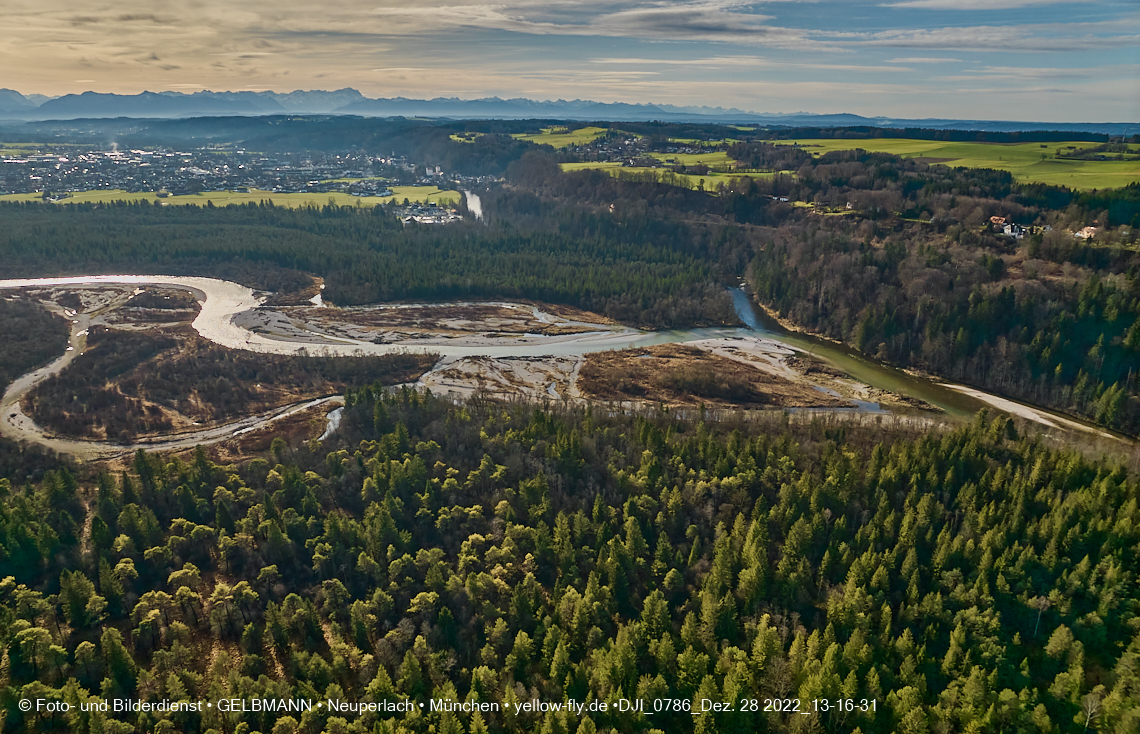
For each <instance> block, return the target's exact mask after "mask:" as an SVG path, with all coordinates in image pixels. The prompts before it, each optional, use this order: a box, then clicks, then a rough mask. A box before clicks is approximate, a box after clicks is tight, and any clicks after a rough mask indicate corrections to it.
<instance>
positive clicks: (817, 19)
mask: <svg viewBox="0 0 1140 734" xmlns="http://www.w3.org/2000/svg"><path fill="white" fill-rule="evenodd" d="M3 16H4V26H5V32H4V33H3V34H2V36H0V87H7V88H10V89H16V90H17V91H20V92H22V93H25V94H28V93H37V94H46V95H52V96H55V95H62V94H69V93H78V92H83V91H88V90H93V91H99V92H116V93H120V94H137V93H139V92H141V91H144V90H147V91H152V92H162V91H181V92H193V91H199V90H203V89H210V90H214V91H223V90H228V91H242V90H274V91H279V92H288V91H293V90H296V89H339V88H342V87H355V88H356V89H359V90H360V91H361V92H362V93H364V94H365V95H366V96H369V97H395V96H405V97H412V98H432V97H460V98H464V99H475V98H481V97H490V96H499V97H527V98H531V99H592V100H597V101H602V102H642V103H666V104H674V105H682V106H684V105H708V106H719V107H727V108H732V107H735V108H739V109H743V110H747V111H754V112H762V113H781V112H783V113H788V112H813V113H840V112H850V113H855V114H861V115H867V116H889V117H899V118H919V119H921V118H955V119H988V120H1025V121H1041V122H1140V0H1092V1H1089V2H1064V1H1059V0H883V1H882V2H865V1H864V0H849V1H847V2H833V1H831V0H818V1H812V0H783V1H781V2H741V1H739V0H682V1H678V2H645V1H642V0H628V1H627V0H609V1H607V2H596V1H595V0H500V1H499V2H494V3H488V2H482V1H480V0H470V1H467V0H432V2H430V3H417V2H409V0H352V1H350V2H345V1H343V0H331V1H330V0H325V2H314V0H273V1H272V2H266V1H265V0H110V1H108V2H91V1H90V0H4V12H3Z"/></svg>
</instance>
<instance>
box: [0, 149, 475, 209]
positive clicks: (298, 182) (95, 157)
mask: <svg viewBox="0 0 1140 734" xmlns="http://www.w3.org/2000/svg"><path fill="white" fill-rule="evenodd" d="M481 180H482V178H474V179H472V178H471V177H466V176H455V175H449V174H447V173H445V172H444V171H442V170H441V169H440V168H439V167H438V166H433V167H430V168H428V167H425V166H416V165H415V164H413V163H409V162H408V161H407V160H406V159H405V158H403V157H399V156H389V157H378V156H370V155H364V154H348V155H332V154H329V155H323V156H321V155H309V154H289V153H281V154H264V153H254V152H250V151H246V150H241V149H234V150H214V149H200V150H193V151H177V150H163V149H157V150H86V151H83V150H78V149H75V148H60V149H58V150H57V151H53V152H51V153H48V154H40V155H26V156H19V157H16V156H13V157H4V158H0V193H3V194H28V193H42V194H44V197H45V198H61V197H65V196H66V195H67V194H69V193H74V192H79V191H92V190H106V189H122V190H124V191H128V192H132V193H141V192H155V193H158V194H159V195H160V196H166V195H169V196H179V195H184V194H196V193H201V192H204V191H247V190H250V189H257V190H261V191H268V192H272V193H285V194H288V193H331V192H334V191H339V192H343V193H347V194H350V195H353V196H391V195H392V190H391V187H392V186H397V185H415V184H421V183H422V184H430V185H436V186H440V187H441V188H443V187H447V186H450V185H452V184H455V185H466V186H468V187H469V186H471V185H473V184H474V183H478V182H480V181H481Z"/></svg>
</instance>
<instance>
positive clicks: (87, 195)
mask: <svg viewBox="0 0 1140 734" xmlns="http://www.w3.org/2000/svg"><path fill="white" fill-rule="evenodd" d="M392 192H393V196H351V195H349V194H345V193H341V192H339V191H337V192H331V193H324V194H321V193H300V194H281V193H276V192H273V191H262V190H259V189H250V191H249V192H248V193H246V192H241V191H204V192H202V193H200V194H187V195H184V196H168V197H165V198H161V199H160V198H159V197H158V196H157V195H156V194H154V193H152V192H141V193H131V192H127V191H123V190H121V189H110V190H100V191H81V192H76V193H72V194H71V195H70V196H68V197H67V198H66V199H62V200H60V202H58V203H64V204H82V203H98V202H110V201H132V202H133V201H146V202H153V201H161V202H162V203H163V204H164V205H176V206H206V204H207V202H213V204H214V206H228V205H230V204H247V203H251V202H252V203H255V204H256V203H258V202H261V201H272V202H273V203H274V204H276V205H278V206H286V207H290V208H300V207H306V206H324V205H326V204H328V203H330V202H331V203H333V204H336V205H337V206H376V205H377V204H387V203H388V202H390V201H392V200H393V199H395V200H396V201H398V202H403V200H404V199H408V200H409V201H418V202H429V201H434V202H436V203H440V202H443V201H451V202H458V201H459V200H460V198H461V196H460V194H459V192H458V191H445V190H442V189H440V188H439V187H437V186H393V187H392ZM40 199H41V195H40V194H5V195H2V196H0V201H39V200H40Z"/></svg>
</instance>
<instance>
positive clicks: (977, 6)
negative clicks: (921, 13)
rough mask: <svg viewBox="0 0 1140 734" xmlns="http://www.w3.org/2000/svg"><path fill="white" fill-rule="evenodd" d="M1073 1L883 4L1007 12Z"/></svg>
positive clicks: (916, 0)
mask: <svg viewBox="0 0 1140 734" xmlns="http://www.w3.org/2000/svg"><path fill="white" fill-rule="evenodd" d="M1072 1H1073V0H903V1H902V2H896V3H883V4H882V5H881V7H884V8H922V9H924V10H969V11H971V12H975V13H976V12H978V11H979V10H1007V9H1009V8H1025V7H1029V6H1031V5H1057V4H1059V3H1068V2H1072Z"/></svg>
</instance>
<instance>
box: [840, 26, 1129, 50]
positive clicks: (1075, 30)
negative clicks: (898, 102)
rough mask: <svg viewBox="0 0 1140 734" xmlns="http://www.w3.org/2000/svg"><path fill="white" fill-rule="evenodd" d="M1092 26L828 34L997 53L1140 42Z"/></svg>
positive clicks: (860, 42) (861, 41) (887, 44)
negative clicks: (1100, 31)
mask: <svg viewBox="0 0 1140 734" xmlns="http://www.w3.org/2000/svg"><path fill="white" fill-rule="evenodd" d="M1089 25H1098V26H1099V25H1100V24H1071V25H1065V26H1057V25H1054V24H1048V25H1046V24H1039V25H1028V24H1027V25H1005V26H998V25H988V26H959V27H949V28H933V29H899V30H887V31H875V32H827V33H826V35H827V36H828V37H829V38H830V39H832V40H833V41H835V42H836V43H841V44H846V45H850V46H856V47H857V46H878V47H884V48H915V49H931V50H947V51H986V52H994V53H1000V52H1009V51H1036V52H1042V53H1052V52H1059V51H1088V50H1089V49H1093V48H1096V49H1100V50H1104V49H1111V48H1126V47H1129V46H1137V45H1140V35H1135V34H1133V35H1121V34H1120V33H1119V28H1117V29H1116V30H1117V32H1116V33H1113V34H1111V35H1109V34H1104V33H1098V32H1095V31H1094V30H1092V29H1089V28H1086V27H1082V26H1089ZM1098 30H1099V29H1098ZM1081 31H1084V32H1083V33H1081ZM1078 34H1079V35H1078Z"/></svg>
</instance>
